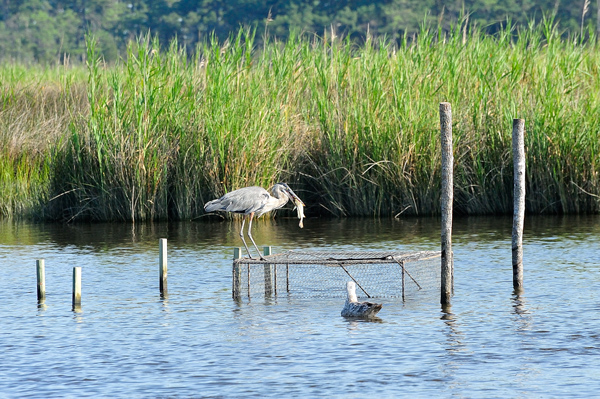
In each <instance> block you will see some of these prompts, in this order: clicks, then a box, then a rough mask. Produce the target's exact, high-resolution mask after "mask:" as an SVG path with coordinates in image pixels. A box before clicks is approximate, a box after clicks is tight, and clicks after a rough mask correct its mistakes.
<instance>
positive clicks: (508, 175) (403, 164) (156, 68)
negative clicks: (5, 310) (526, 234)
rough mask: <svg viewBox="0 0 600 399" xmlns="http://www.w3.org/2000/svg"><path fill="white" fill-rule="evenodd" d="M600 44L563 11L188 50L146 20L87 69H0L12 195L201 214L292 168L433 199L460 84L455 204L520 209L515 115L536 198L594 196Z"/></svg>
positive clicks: (91, 50)
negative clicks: (396, 33)
mask: <svg viewBox="0 0 600 399" xmlns="http://www.w3.org/2000/svg"><path fill="white" fill-rule="evenodd" d="M598 50H599V49H598V47H597V46H596V38H595V37H594V36H593V34H591V37H590V39H589V40H588V41H586V42H585V43H583V42H582V41H581V40H580V39H579V38H568V39H564V38H561V37H560V35H559V32H557V31H556V28H555V26H554V24H553V21H551V20H546V21H544V22H543V23H542V24H540V25H538V26H529V27H528V28H521V29H517V28H515V27H511V26H510V24H509V25H508V26H507V27H506V29H505V30H503V31H501V32H500V33H499V34H497V35H496V36H486V35H484V34H483V33H482V32H481V31H479V30H478V29H476V28H472V27H465V26H464V24H463V23H459V24H457V25H456V26H454V27H452V29H451V30H450V31H449V32H442V31H441V30H439V29H435V30H434V29H428V28H427V27H423V28H422V31H421V32H420V33H419V35H417V36H416V37H415V38H409V37H405V38H404V40H403V41H402V42H401V43H400V45H394V44H392V43H389V42H386V41H385V40H378V39H374V38H370V37H368V38H367V40H366V42H365V43H364V44H363V45H360V46H357V45H355V44H353V43H351V42H349V41H347V40H345V39H340V38H337V37H335V35H334V34H333V33H329V32H328V33H326V34H325V35H324V36H323V37H320V38H319V37H308V36H303V35H291V36H290V38H289V39H288V40H287V41H286V42H280V41H277V40H276V39H267V40H265V43H264V45H263V46H261V47H260V48H256V47H255V45H254V32H252V31H248V30H240V32H239V33H238V34H237V35H236V36H232V37H231V38H230V39H229V40H228V41H227V42H225V43H219V42H217V41H216V40H215V39H212V40H210V41H208V42H207V43H205V44H204V45H202V46H200V47H199V48H198V49H197V51H196V53H195V54H193V55H191V54H185V53H184V52H183V51H182V50H180V49H179V46H178V45H177V43H176V42H173V43H170V45H169V47H168V48H166V49H163V50H161V49H160V44H159V43H158V42H157V41H156V40H155V39H151V38H148V37H144V38H140V39H139V40H138V41H137V42H135V43H132V44H131V45H130V47H129V49H128V53H127V57H126V59H124V60H123V61H122V62H121V63H119V64H117V65H114V66H107V65H105V64H104V63H103V62H102V60H101V58H100V57H99V56H98V55H97V54H96V51H95V44H94V41H93V40H92V39H90V40H89V41H88V57H87V58H88V64H87V73H86V74H85V75H82V74H81V72H80V70H78V71H77V72H76V71H75V69H73V70H71V69H58V68H57V69H56V72H52V73H51V74H48V73H47V72H42V71H40V70H39V69H36V68H24V67H19V66H13V67H4V69H0V73H1V74H2V75H3V77H4V76H11V78H10V79H5V80H4V79H3V83H2V104H3V108H2V113H1V114H0V126H2V128H3V129H2V131H3V132H2V135H1V136H0V140H1V141H2V144H3V147H2V148H3V150H0V184H2V185H3V187H4V190H2V191H3V192H2V194H0V205H1V208H0V211H1V212H2V214H4V215H12V214H25V213H30V214H34V215H36V216H39V217H44V218H51V219H59V220H77V219H91V220H135V221H142V220H159V219H167V218H172V219H182V218H183V219H188V218H195V217H198V216H200V215H202V214H203V210H202V206H203V204H204V202H206V201H207V200H209V199H212V198H214V197H216V196H218V195H221V194H223V193H224V192H226V191H229V190H232V189H235V188H239V187H242V186H247V185H252V184H258V185H262V186H269V185H271V184H273V183H275V182H277V181H288V182H290V183H292V185H293V187H294V189H295V190H296V191H297V192H299V193H300V194H301V197H302V198H303V199H305V201H306V202H307V204H308V206H309V208H308V212H309V214H310V213H313V214H316V213H325V214H332V215H348V216H351V215H390V216H393V215H398V214H403V215H416V214H418V215H426V214H437V213H438V212H439V209H440V204H439V187H440V178H441V176H440V175H441V174H440V145H439V114H438V106H439V103H440V102H442V101H448V102H450V103H451V104H452V110H453V131H454V150H455V201H456V204H455V209H456V211H457V212H458V213H463V214H490V213H510V212H511V210H512V152H511V129H512V119H513V118H524V119H525V122H526V146H527V148H526V152H527V193H528V199H527V208H528V211H529V212H533V213H540V212H546V213H561V212H598V211H599V209H600V206H599V205H600V201H599V198H598V195H599V193H600V178H599V173H598V172H599V170H600V165H599V161H598V150H599V148H598V147H599V145H600V144H599V141H600V140H599V137H598V136H599V134H598V132H599V131H600V118H598V117H597V115H599V113H598V112H599V111H600V90H599V89H600V57H599V56H598V54H599V53H598ZM11 68H12V69H11ZM11 71H12V72H11ZM41 86H44V87H46V86H51V87H53V89H52V90H51V91H48V90H40V87H41ZM51 93H54V94H51ZM16 121H19V122H18V123H17V122H16ZM45 124H48V125H51V129H49V131H50V134H48V135H47V138H46V139H45V142H44V143H45V144H40V140H39V136H40V134H41V132H42V131H48V129H45V128H43V126H45ZM15 126H17V128H15ZM28 142H35V143H36V144H35V145H33V146H31V145H28V144H26V143H28ZM7 143H16V144H14V145H12V146H10V147H7V146H6V145H5V144H7ZM7 148H8V149H7ZM26 210H27V212H26Z"/></svg>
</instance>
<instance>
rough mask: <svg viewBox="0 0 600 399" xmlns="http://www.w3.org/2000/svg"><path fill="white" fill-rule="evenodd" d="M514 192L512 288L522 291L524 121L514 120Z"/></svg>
mask: <svg viewBox="0 0 600 399" xmlns="http://www.w3.org/2000/svg"><path fill="white" fill-rule="evenodd" d="M512 146H513V165H514V191H513V204H514V209H513V229H512V266H513V287H514V289H515V290H521V289H523V224H524V220H525V120H524V119H514V120H513V131H512Z"/></svg>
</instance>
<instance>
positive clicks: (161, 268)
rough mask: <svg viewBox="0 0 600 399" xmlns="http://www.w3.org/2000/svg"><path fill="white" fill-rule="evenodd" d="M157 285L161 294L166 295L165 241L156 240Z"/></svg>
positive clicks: (161, 239) (162, 239)
mask: <svg viewBox="0 0 600 399" xmlns="http://www.w3.org/2000/svg"><path fill="white" fill-rule="evenodd" d="M158 285H159V288H160V293H161V294H166V293H167V239H166V238H160V239H159V240H158Z"/></svg>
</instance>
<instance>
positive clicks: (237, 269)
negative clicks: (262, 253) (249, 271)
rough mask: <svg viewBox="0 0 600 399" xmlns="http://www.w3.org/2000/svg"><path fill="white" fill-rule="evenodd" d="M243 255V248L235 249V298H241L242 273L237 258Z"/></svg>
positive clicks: (232, 289)
mask: <svg viewBox="0 0 600 399" xmlns="http://www.w3.org/2000/svg"><path fill="white" fill-rule="evenodd" d="M241 257H242V248H239V247H238V248H234V249H233V272H232V274H233V275H232V284H231V285H232V286H231V296H232V297H233V299H234V300H239V299H240V286H241V285H242V273H241V270H240V264H239V263H237V262H236V260H237V259H240V258H241Z"/></svg>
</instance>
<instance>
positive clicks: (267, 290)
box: [263, 247, 273, 297]
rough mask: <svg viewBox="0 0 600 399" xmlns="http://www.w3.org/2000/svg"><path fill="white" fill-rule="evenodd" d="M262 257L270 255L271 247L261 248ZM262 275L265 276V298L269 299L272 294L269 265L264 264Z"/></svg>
mask: <svg viewBox="0 0 600 399" xmlns="http://www.w3.org/2000/svg"><path fill="white" fill-rule="evenodd" d="M263 255H264V256H269V255H271V247H263ZM264 274H265V297H269V296H271V294H272V293H273V280H272V277H271V265H270V264H268V263H267V264H265V267H264Z"/></svg>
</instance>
